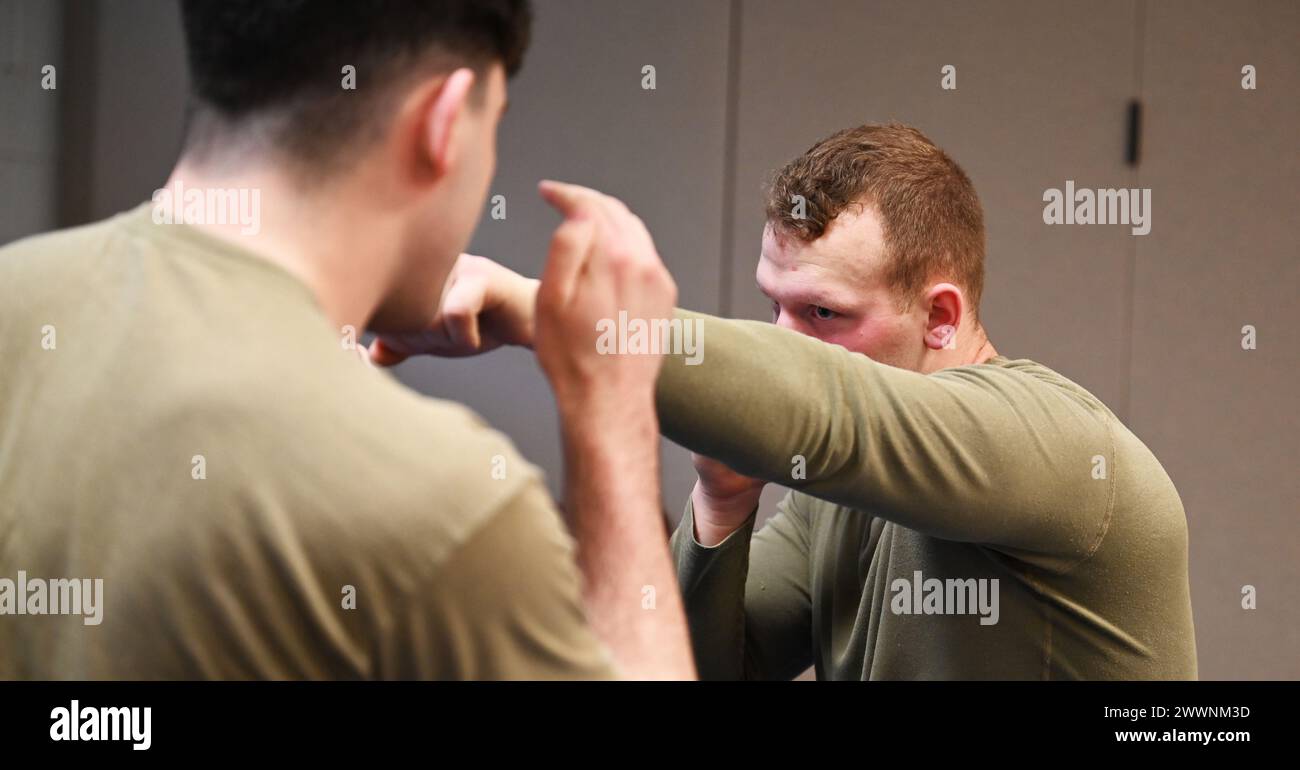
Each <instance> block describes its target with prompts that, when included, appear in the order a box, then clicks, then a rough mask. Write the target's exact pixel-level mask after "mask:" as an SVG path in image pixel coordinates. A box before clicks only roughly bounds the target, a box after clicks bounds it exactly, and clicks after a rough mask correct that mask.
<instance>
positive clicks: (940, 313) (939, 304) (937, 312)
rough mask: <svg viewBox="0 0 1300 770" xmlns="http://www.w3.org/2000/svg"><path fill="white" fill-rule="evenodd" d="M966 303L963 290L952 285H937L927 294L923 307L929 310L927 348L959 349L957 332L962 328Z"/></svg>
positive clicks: (926, 331) (926, 326) (926, 334)
mask: <svg viewBox="0 0 1300 770" xmlns="http://www.w3.org/2000/svg"><path fill="white" fill-rule="evenodd" d="M965 302H966V300H965V297H963V296H962V293H961V289H959V288H957V287H956V286H954V285H953V284H951V283H937V284H935V285H934V286H931V287H930V289H929V291H927V292H926V293H925V296H924V297H923V298H922V306H923V307H926V308H928V309H929V315H928V318H927V319H926V325H925V346H926V347H927V348H930V349H931V350H952V349H953V348H955V347H957V330H958V329H959V328H961V323H962V320H963V315H964V311H965Z"/></svg>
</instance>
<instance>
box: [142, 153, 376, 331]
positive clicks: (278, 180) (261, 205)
mask: <svg viewBox="0 0 1300 770" xmlns="http://www.w3.org/2000/svg"><path fill="white" fill-rule="evenodd" d="M178 185H179V188H178ZM352 186H353V187H357V186H358V185H352ZM167 188H168V189H170V190H173V191H175V190H177V189H180V188H183V190H184V191H186V194H187V195H194V194H195V192H194V191H199V192H201V193H203V194H205V195H212V194H217V193H215V192H214V191H217V190H223V191H229V190H239V191H241V195H242V197H243V199H244V200H245V201H248V202H250V203H251V205H241V206H240V208H239V211H240V215H239V216H233V215H228V216H226V217H224V219H225V220H226V221H220V222H199V223H192V226H193V227H196V228H198V229H199V230H201V231H203V232H205V233H207V234H209V235H212V236H214V237H216V238H219V239H221V240H224V241H227V242H230V243H233V244H235V245H237V246H240V247H241V248H243V249H245V250H246V251H249V252H251V253H253V254H256V255H258V256H260V257H261V258H263V259H265V260H267V261H268V262H272V263H274V264H276V265H278V266H279V267H281V268H283V269H284V270H285V271H287V272H288V273H290V274H291V275H293V276H295V277H296V278H298V280H300V281H302V282H303V283H304V284H305V285H306V286H307V287H308V288H309V289H310V290H311V292H312V293H313V294H314V295H315V296H316V300H317V302H318V303H319V304H320V306H321V309H322V310H323V311H324V313H325V315H326V316H327V317H328V318H329V319H330V321H331V322H332V323H333V324H334V325H335V326H336V327H338V328H342V327H343V326H348V325H350V326H352V327H353V328H354V329H356V330H357V331H358V332H359V331H362V330H364V329H365V328H366V324H367V322H368V321H369V320H370V318H371V316H373V315H374V313H375V311H376V309H377V308H378V307H379V304H380V302H381V301H382V299H383V297H384V295H385V294H386V293H387V291H388V290H389V287H390V286H391V285H392V281H393V277H394V273H395V271H396V264H397V261H398V258H399V248H400V246H399V243H400V240H399V236H400V227H399V224H398V222H397V220H396V219H395V218H394V217H393V216H392V215H391V214H390V215H387V216H386V215H385V213H384V212H383V211H382V210H379V209H377V208H375V207H374V206H372V205H371V202H370V201H368V200H367V198H366V196H365V195H362V194H358V193H359V191H357V190H353V189H349V185H348V183H346V182H343V183H339V184H331V185H330V186H329V191H328V193H326V192H322V191H320V190H312V189H307V190H304V189H303V188H302V187H301V186H297V185H294V184H293V183H292V182H291V181H290V179H289V178H288V177H287V176H286V175H285V174H283V173H281V172H278V171H275V170H270V169H260V168H246V169H239V170H238V171H229V170H224V169H223V170H217V169H212V168H207V167H204V166H202V165H200V164H194V163H189V162H187V161H186V160H185V159H184V158H182V160H181V162H180V163H178V164H177V166H176V168H175V169H173V170H172V173H171V176H170V177H168V179H167ZM244 191H246V192H244ZM184 204H185V200H184V199H181V200H177V201H175V203H174V205H176V206H177V207H178V208H181V207H183V206H184ZM181 210H183V208H181ZM250 217H251V219H250Z"/></svg>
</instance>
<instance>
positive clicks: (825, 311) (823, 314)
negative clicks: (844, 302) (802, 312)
mask: <svg viewBox="0 0 1300 770" xmlns="http://www.w3.org/2000/svg"><path fill="white" fill-rule="evenodd" d="M812 312H813V315H815V316H817V318H819V319H821V320H823V321H829V320H831V319H832V318H834V317H835V316H837V315H839V314H838V313H836V312H835V311H834V310H831V309H830V308H828V307H822V306H821V305H813V308H812Z"/></svg>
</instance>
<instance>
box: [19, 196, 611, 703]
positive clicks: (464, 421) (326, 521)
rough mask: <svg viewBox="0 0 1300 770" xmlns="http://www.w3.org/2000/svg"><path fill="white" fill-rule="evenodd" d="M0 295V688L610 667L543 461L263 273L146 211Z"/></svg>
mask: <svg viewBox="0 0 1300 770" xmlns="http://www.w3.org/2000/svg"><path fill="white" fill-rule="evenodd" d="M359 258H361V255H359ZM0 294H2V295H3V298H2V301H0V360H2V361H3V363H2V364H0V678H5V679H13V678H41V679H45V678H56V679H65V678H67V679H82V678H89V679H101V678H129V679H137V678H139V679H161V678H165V679H190V678H214V679H249V678H258V679H261V678H274V679H280V678H294V679H297V678H309V679H317V678H319V679H326V678H347V679H353V678H355V679H361V678H446V679H453V678H455V679H459V678H486V679H497V678H512V679H513V678H523V679H560V678H563V679H573V678H583V679H586V678H608V677H612V676H614V674H615V672H614V669H613V667H612V664H611V662H610V659H609V656H608V653H607V651H606V650H605V648H604V647H603V646H602V645H600V644H599V643H598V641H597V640H596V638H595V637H594V635H593V633H592V632H591V630H590V629H589V627H588V625H587V624H586V622H585V619H584V616H583V610H582V607H581V605H580V595H579V575H578V573H577V571H576V568H575V566H574V561H573V542H572V540H571V539H570V537H569V535H568V533H567V531H566V530H565V529H564V526H563V523H562V522H561V520H560V519H559V517H558V515H557V512H556V510H555V508H554V505H553V503H552V501H551V499H550V497H549V495H548V494H547V492H546V490H545V487H544V485H543V484H542V483H541V480H540V478H539V472H538V470H537V469H535V468H534V467H533V466H531V465H529V464H528V463H527V462H526V461H524V460H523V459H522V458H521V457H520V456H519V455H518V454H517V453H516V451H515V449H514V448H513V447H512V445H511V443H510V442H509V440H508V439H506V438H505V437H504V436H503V435H501V434H500V433H497V432H496V431H493V430H491V429H489V428H488V427H486V426H485V425H484V424H483V423H482V422H481V421H480V420H479V419H478V418H477V417H476V416H475V415H473V414H472V413H471V412H469V411H468V410H466V409H464V408H462V407H461V406H458V405H456V404H452V403H448V402H445V401H437V400H433V399H429V398H425V397H422V396H420V395H419V394H416V393H414V392H412V391H410V390H409V389H407V388H405V387H403V386H402V385H400V384H399V383H397V382H396V381H394V380H393V379H391V377H390V376H389V375H387V374H386V373H384V372H382V371H380V370H378V369H374V368H372V367H370V366H369V365H367V364H366V363H364V362H363V361H362V360H361V358H360V356H359V355H358V354H357V351H356V350H355V349H348V346H347V341H348V338H349V335H347V334H345V333H344V331H343V330H340V329H335V328H332V326H331V324H330V323H329V321H328V320H327V319H326V317H325V316H324V314H323V313H322V312H321V310H320V308H319V307H318V305H317V303H316V301H315V299H314V297H313V295H312V294H311V293H310V292H309V290H308V289H307V288H306V287H305V286H304V285H303V284H301V283H300V282H298V281H297V280H296V279H295V278H294V277H292V276H291V275H289V274H288V273H286V272H284V271H282V270H281V269H280V268H278V267H276V266H275V265H273V264H272V263H270V262H268V261H265V260H263V259H261V258H260V257H258V256H255V255H253V254H251V253H247V252H244V251H242V250H240V249H239V248H237V247H235V246H232V245H230V244H228V243H225V242H224V241H220V240H218V239H215V238H213V237H211V236H208V235H206V234H204V233H202V232H201V231H198V230H196V229H194V228H192V227H189V226H186V225H172V224H154V222H153V218H152V216H151V207H150V205H149V204H145V205H143V206H141V207H139V208H137V209H135V210H134V211H131V212H128V213H126V214H123V215H120V216H118V217H115V218H113V219H110V220H107V221H105V222H101V223H98V224H94V225H90V226H87V227H83V228H78V229H74V230H68V231H62V232H56V233H52V234H48V235H43V236H39V237H35V238H29V239H26V240H23V241H19V242H16V243H14V244H11V245H9V246H7V247H5V248H4V249H2V250H0ZM20 573H21V574H20ZM20 578H22V580H21V581H20ZM96 579H98V580H101V581H102V589H101V592H100V594H99V601H98V607H97V609H96V610H95V613H97V614H98V615H99V618H98V621H97V622H96V621H94V620H93V614H94V613H92V612H90V611H88V609H87V607H86V605H87V603H88V602H87V600H89V599H91V598H92V597H93V595H94V593H95V592H94V591H93V589H92V588H90V587H91V586H93V585H94V583H92V582H82V583H79V585H82V586H86V587H87V591H86V595H85V596H81V597H76V596H73V595H72V593H71V588H70V587H69V585H70V584H68V583H66V582H65V583H64V584H62V585H61V586H60V588H59V590H55V589H54V587H53V586H54V585H55V584H54V583H53V582H49V581H70V580H77V581H93V580H96ZM3 581H8V586H7V588H8V590H7V592H6V590H5V589H6V584H5V582H3ZM33 581H37V582H33ZM20 585H21V586H23V587H25V589H26V590H25V591H24V594H23V595H22V596H19V595H17V594H18V589H19V587H20ZM33 586H35V587H33ZM41 586H44V588H41ZM41 594H43V596H41V597H40V598H39V600H38V599H37V598H36V597H38V595H41ZM58 594H61V597H57V598H60V599H61V605H60V606H61V607H63V608H64V609H73V610H77V609H80V610H81V612H80V614H77V613H68V614H54V613H53V612H51V610H52V605H53V603H54V600H55V599H56V596H57V595H58ZM6 597H7V599H8V605H7V606H6ZM78 599H80V604H78V603H77V600H78ZM20 609H21V610H23V611H25V612H24V614H18V611H19V610H20Z"/></svg>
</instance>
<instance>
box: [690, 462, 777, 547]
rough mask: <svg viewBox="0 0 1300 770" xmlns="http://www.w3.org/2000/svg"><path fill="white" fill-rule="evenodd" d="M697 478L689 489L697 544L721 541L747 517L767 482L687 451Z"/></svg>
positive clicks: (714, 543)
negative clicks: (691, 489) (692, 488)
mask: <svg viewBox="0 0 1300 770" xmlns="http://www.w3.org/2000/svg"><path fill="white" fill-rule="evenodd" d="M691 461H692V462H693V463H694V464H695V473H696V474H697V475H698V476H699V481H697V482H696V483H695V489H694V490H693V491H692V492H691V504H692V508H693V509H694V511H695V538H696V540H697V541H698V542H699V543H700V544H701V545H706V546H713V545H717V544H718V543H720V542H722V541H723V540H725V539H726V538H727V536H728V535H730V534H731V533H732V532H735V531H736V530H737V529H739V528H740V527H741V525H743V524H744V523H745V522H746V521H748V520H749V517H750V514H752V513H753V512H754V509H755V508H757V507H758V501H759V498H760V497H762V495H763V487H765V486H767V482H766V481H763V480H762V479H755V478H750V477H749V476H742V475H741V474H739V473H736V472H735V471H733V470H732V469H731V468H728V467H727V466H726V465H724V464H722V463H721V462H718V461H717V460H714V459H712V458H709V457H705V456H704V455H699V454H695V453H691Z"/></svg>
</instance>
